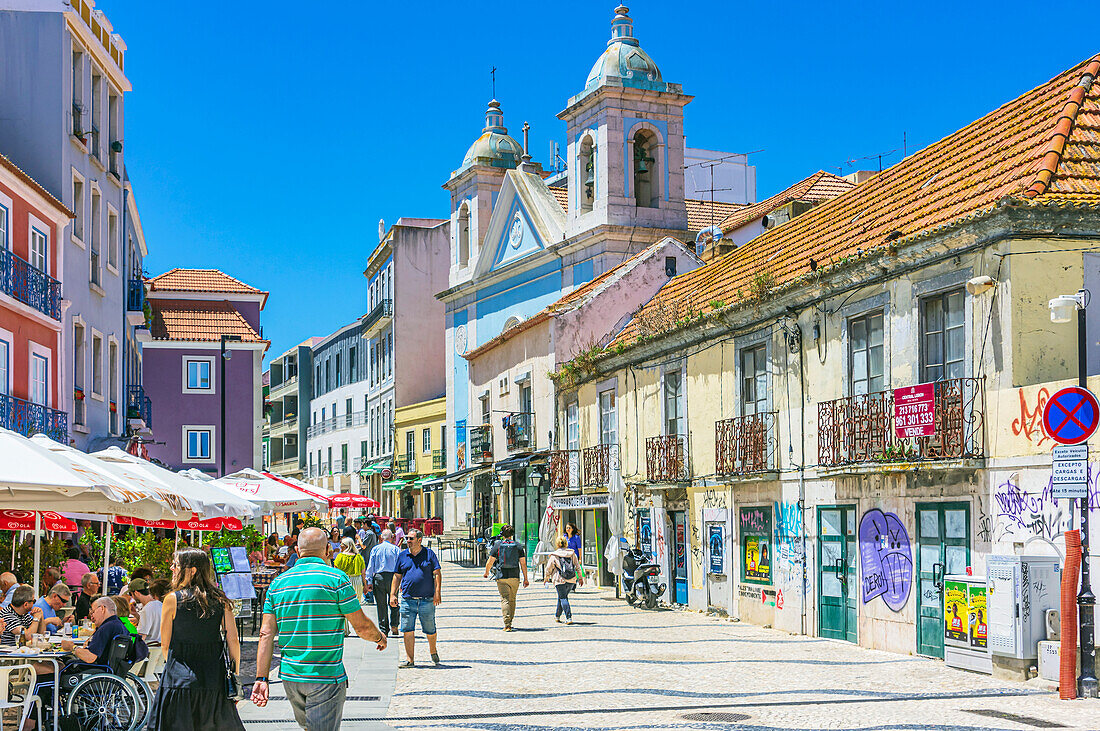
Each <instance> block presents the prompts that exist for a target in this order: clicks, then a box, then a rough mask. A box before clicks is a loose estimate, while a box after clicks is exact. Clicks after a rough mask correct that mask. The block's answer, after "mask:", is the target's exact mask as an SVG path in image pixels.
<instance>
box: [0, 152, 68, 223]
mask: <svg viewBox="0 0 1100 731" xmlns="http://www.w3.org/2000/svg"><path fill="white" fill-rule="evenodd" d="M0 167H2V168H4V169H6V170H7V171H8V172H10V173H11V174H12V175H14V176H15V177H17V178H19V179H20V180H22V181H23V182H24V183H26V184H27V185H29V186H30V187H31V188H33V189H34V191H35V192H36V193H38V194H39V195H40V196H42V197H43V198H45V199H46V200H47V201H49V202H50V203H51V204H52V205H53V207H54V208H56V209H57V210H58V211H60V212H61V213H63V214H65V215H67V216H68V217H69V218H76V214H75V213H73V212H72V211H70V210H69V208H68V206H66V205H65V204H64V203H62V202H61V201H59V200H58V199H57V198H54V197H53V193H51V192H50V191H48V190H46V189H45V188H44V187H42V185H41V184H40V183H39V182H38V181H37V180H35V179H34V178H32V177H31V176H30V175H28V174H27V173H26V172H25V171H24V170H23V168H21V167H19V166H18V165H16V164H15V163H14V162H12V161H11V160H9V159H8V158H7V157H6V156H5V155H0Z"/></svg>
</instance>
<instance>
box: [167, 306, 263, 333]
mask: <svg viewBox="0 0 1100 731" xmlns="http://www.w3.org/2000/svg"><path fill="white" fill-rule="evenodd" d="M149 304H150V306H151V307H152V308H153V323H152V325H151V326H150V328H149V331H150V334H151V335H152V336H153V339H154V340H203V341H207V340H215V341H216V340H219V339H221V336H222V334H223V333H224V334H226V335H239V336H240V338H241V340H242V341H243V342H246V343H262V342H266V341H264V340H263V339H262V338H261V337H260V336H259V335H258V334H257V333H256V331H255V330H253V329H252V326H251V325H249V324H248V322H247V321H246V320H245V319H244V317H242V316H241V313H239V312H237V310H235V309H233V305H232V304H230V303H229V302H205V301H202V300H157V299H151V300H149Z"/></svg>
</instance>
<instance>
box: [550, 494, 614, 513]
mask: <svg viewBox="0 0 1100 731" xmlns="http://www.w3.org/2000/svg"><path fill="white" fill-rule="evenodd" d="M610 504H611V496H610V495H608V494H607V493H606V492H604V493H598V494H595V495H564V496H562V497H555V498H551V499H550V507H552V508H553V509H554V510H588V509H591V508H606V507H607V506H608V505H610Z"/></svg>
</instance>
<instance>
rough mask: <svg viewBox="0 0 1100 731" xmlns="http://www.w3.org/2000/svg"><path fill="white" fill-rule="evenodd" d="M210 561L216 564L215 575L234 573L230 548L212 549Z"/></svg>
mask: <svg viewBox="0 0 1100 731" xmlns="http://www.w3.org/2000/svg"><path fill="white" fill-rule="evenodd" d="M210 559H211V560H212V561H213V562H214V573H217V574H228V573H231V572H232V571H233V560H232V559H231V558H230V556H229V549H228V548H211V549H210Z"/></svg>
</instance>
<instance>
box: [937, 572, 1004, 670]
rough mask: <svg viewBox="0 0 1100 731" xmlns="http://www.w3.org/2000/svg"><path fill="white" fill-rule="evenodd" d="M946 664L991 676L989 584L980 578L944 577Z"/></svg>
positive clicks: (944, 654)
mask: <svg viewBox="0 0 1100 731" xmlns="http://www.w3.org/2000/svg"><path fill="white" fill-rule="evenodd" d="M943 586H944V592H943V661H944V664H945V665H947V666H948V667H952V668H962V669H964V670H973V671H974V672H977V673H985V674H986V675H989V674H990V673H992V672H993V658H992V657H991V656H990V654H989V643H988V640H987V634H988V627H989V612H988V608H987V604H986V593H987V589H986V583H985V579H984V578H982V577H980V576H967V575H962V574H960V575H951V576H945V577H944V583H943Z"/></svg>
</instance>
